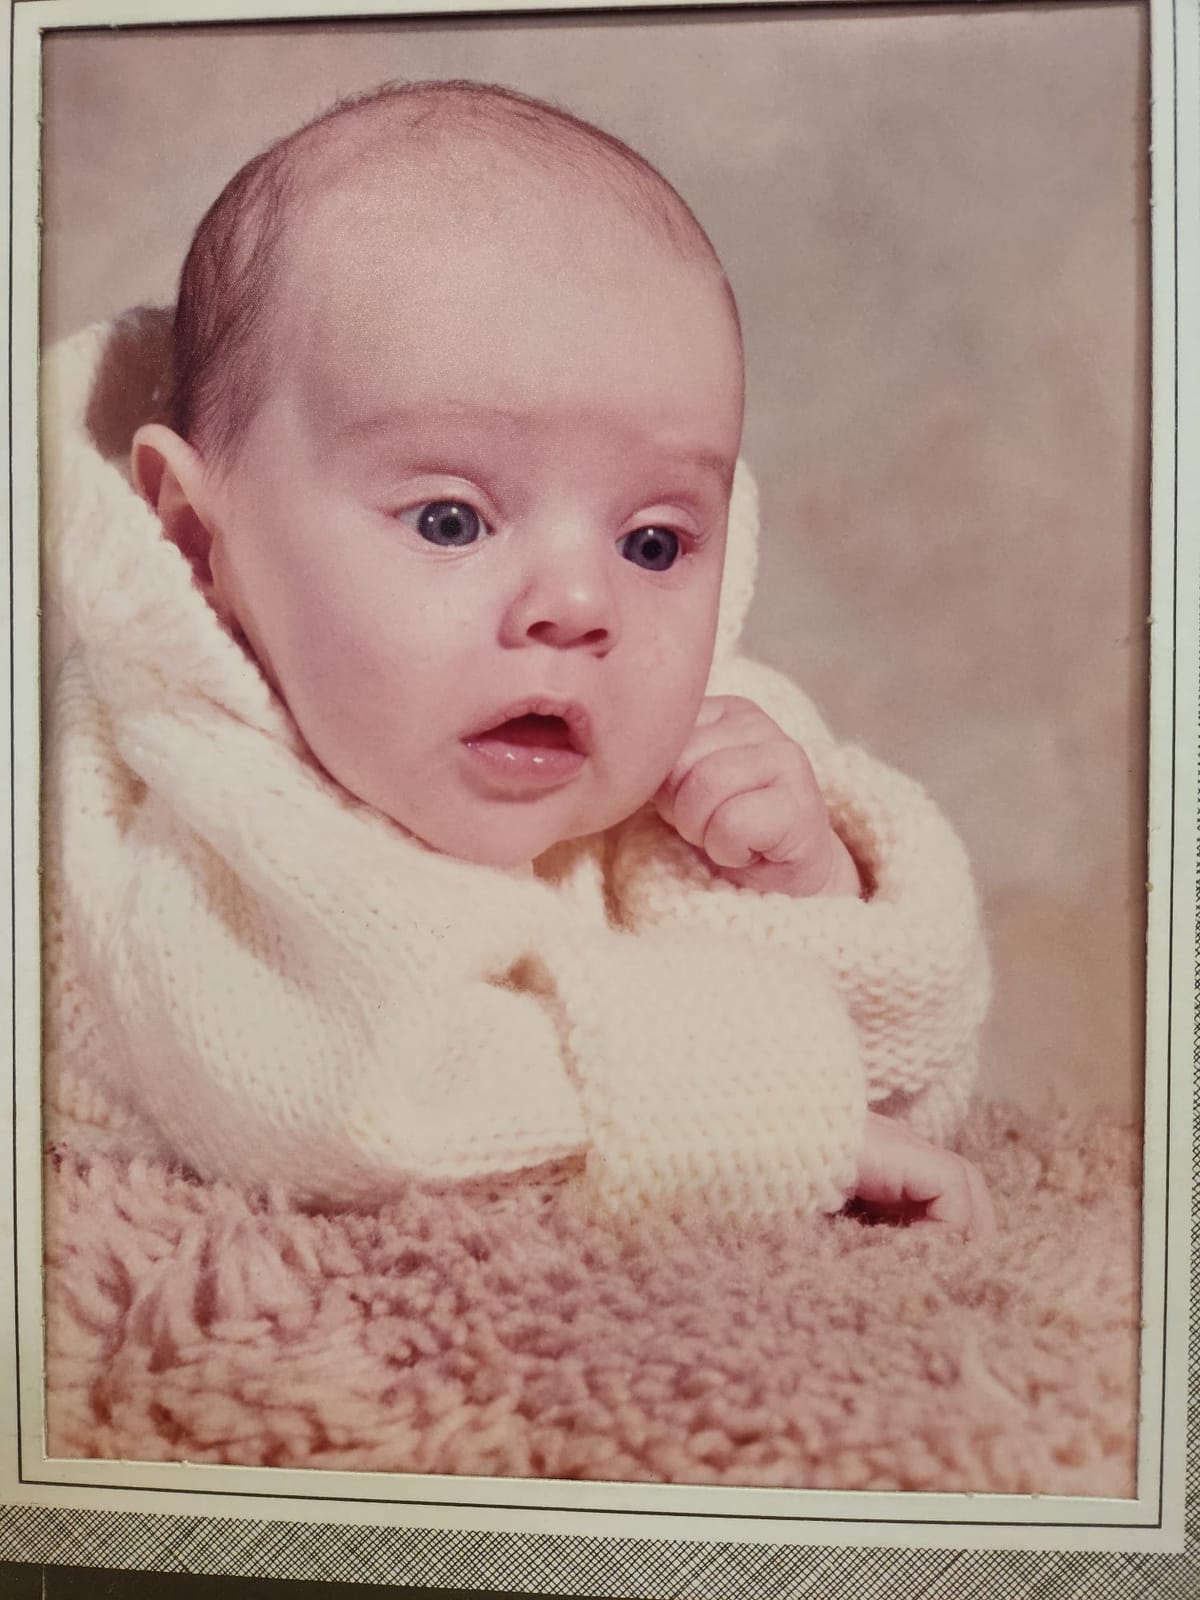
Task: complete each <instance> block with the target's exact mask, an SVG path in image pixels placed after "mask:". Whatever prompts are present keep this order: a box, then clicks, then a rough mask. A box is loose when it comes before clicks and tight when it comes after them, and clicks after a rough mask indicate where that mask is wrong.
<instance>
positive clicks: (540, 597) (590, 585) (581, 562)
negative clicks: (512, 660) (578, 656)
mask: <svg viewBox="0 0 1200 1600" xmlns="http://www.w3.org/2000/svg"><path fill="white" fill-rule="evenodd" d="M605 555H607V556H608V559H609V562H611V563H612V564H613V565H615V562H616V556H615V552H611V553H610V552H589V553H588V554H587V555H585V556H577V558H576V559H569V558H565V552H558V553H557V555H549V558H548V559H545V560H541V561H538V562H537V564H536V567H535V569H534V570H533V571H531V572H530V573H529V574H528V575H527V577H526V581H525V582H524V584H523V586H522V589H521V592H520V593H519V595H518V596H517V597H516V599H515V600H514V602H513V604H512V606H510V608H509V612H508V615H507V617H506V619H505V629H504V632H505V640H504V642H505V643H506V644H513V645H518V644H530V643H536V644H545V645H551V646H553V647H554V648H555V649H559V650H591V651H594V652H595V653H597V654H600V655H603V654H605V653H606V652H607V651H609V650H611V649H612V647H613V645H614V644H615V643H616V638H617V625H618V618H617V606H616V596H615V593H614V584H613V574H612V573H611V572H609V571H608V570H606V564H605V561H604V559H603V557H604V556H605Z"/></svg>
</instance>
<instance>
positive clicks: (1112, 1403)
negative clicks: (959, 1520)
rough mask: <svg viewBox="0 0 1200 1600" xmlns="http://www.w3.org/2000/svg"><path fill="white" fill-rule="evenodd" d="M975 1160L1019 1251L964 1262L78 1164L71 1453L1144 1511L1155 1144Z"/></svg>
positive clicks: (50, 1275)
mask: <svg viewBox="0 0 1200 1600" xmlns="http://www.w3.org/2000/svg"><path fill="white" fill-rule="evenodd" d="M963 1149H964V1152H965V1153H966V1154H967V1155H968V1156H970V1157H971V1158H972V1159H973V1160H975V1161H976V1162H978V1163H979V1165H980V1167H981V1169H982V1170H983V1172H984V1173H985V1175H986V1177H987V1180H988V1183H989V1186H990V1188H991V1192H992V1195H993V1197H994V1199H995V1202H996V1207H997V1212H998V1215H999V1220H1000V1225H1001V1226H1000V1234H999V1236H998V1237H997V1238H996V1239H994V1240H990V1241H987V1242H984V1243H975V1244H971V1245H967V1246H964V1245H963V1244H962V1242H961V1241H960V1240H958V1239H956V1238H954V1237H953V1236H952V1235H949V1234H947V1233H944V1232H942V1231H941V1230H938V1229H935V1228H930V1227H921V1226H917V1227H912V1228H906V1229H896V1228H889V1227H864V1226H863V1225H861V1224H860V1223H858V1222H856V1221H855V1220H853V1219H852V1218H850V1217H837V1218H832V1219H830V1218H809V1219H802V1220H800V1221H791V1222H788V1223H786V1224H778V1223H776V1224H767V1225H764V1226H762V1227H759V1228H754V1229H752V1228H746V1229H745V1230H744V1231H743V1234H742V1236H741V1237H740V1238H738V1239H735V1240H729V1239H724V1240H721V1241H717V1240H716V1239H715V1238H714V1235H713V1232H712V1229H711V1228H710V1226H709V1224H708V1218H707V1217H706V1216H704V1215H694V1214H693V1215H686V1214H685V1215H684V1216H683V1217H682V1219H681V1221H680V1222H679V1224H678V1225H676V1224H674V1223H668V1224H664V1223H662V1222H661V1221H659V1220H658V1219H657V1217H656V1215H655V1214H652V1213H648V1214H646V1215H644V1216H643V1217H641V1218H639V1219H637V1221H636V1222H635V1223H626V1224H624V1225H622V1226H620V1227H618V1226H615V1225H614V1224H613V1223H612V1222H611V1221H607V1220H606V1219H603V1218H600V1217H597V1216H596V1215H595V1214H593V1213H587V1212H584V1213H583V1214H581V1208H580V1207H579V1205H578V1204H576V1203H575V1199H576V1197H575V1196H574V1194H573V1192H572V1190H571V1188H570V1187H569V1186H566V1185H560V1186H559V1187H557V1188H554V1189H549V1188H546V1187H543V1186H540V1185H538V1184H536V1183H530V1184H527V1185H524V1186H521V1187H519V1188H518V1187H512V1188H509V1189H508V1190H507V1191H506V1192H504V1193H503V1194H500V1195H498V1196H496V1197H492V1196H489V1195H488V1194H487V1193H486V1192H475V1193H468V1192H466V1191H464V1190H462V1189H458V1190H455V1191H454V1192H453V1193H441V1194H438V1193H434V1192H431V1191H429V1190H418V1189H412V1190H409V1191H406V1192H404V1193H403V1194H400V1195H397V1196H396V1198H395V1199H394V1200H393V1201H391V1202H390V1203H388V1204H387V1205H384V1206H382V1207H380V1208H378V1209H377V1210H374V1211H370V1212H350V1213H341V1214H338V1215H330V1214H327V1213H326V1214H316V1215H314V1214H312V1213H310V1212H306V1211H305V1210H303V1209H300V1208H297V1207H296V1206H295V1205H292V1204H289V1203H288V1202H287V1200H286V1199H285V1198H283V1197H282V1196H279V1195H272V1196H270V1197H267V1198H255V1197H253V1196H249V1195H247V1194H245V1193H242V1192H240V1191H238V1190H235V1189H232V1188H230V1187H228V1186H226V1185H221V1184H200V1183H195V1182H192V1183H189V1182H185V1181H184V1180H182V1179H181V1178H179V1177H177V1176H174V1175H172V1174H171V1173H169V1172H168V1171H167V1170H166V1169H164V1168H163V1167H162V1166H160V1165H157V1164H155V1163H153V1162H147V1161H136V1162H133V1163H132V1164H125V1163H121V1162H117V1161H113V1160H111V1159H105V1158H102V1157H98V1158H96V1159H95V1160H93V1162H92V1163H91V1165H90V1167H89V1168H86V1169H85V1168H81V1167H80V1166H79V1165H77V1164H76V1163H74V1162H73V1161H71V1160H70V1159H69V1158H66V1157H64V1158H63V1159H62V1160H61V1161H60V1162H59V1163H57V1164H56V1165H55V1166H54V1167H53V1168H52V1169H51V1170H50V1171H49V1172H48V1174H47V1183H46V1240H47V1251H46V1318H47V1320H46V1378H47V1439H48V1448H49V1452H50V1454H51V1455H55V1456H57V1455H62V1456H91V1457H96V1456H100V1457H108V1458H117V1459H121V1458H125V1459H140V1460H156V1461H179V1460H188V1461H199V1462H214V1463H232V1464H238V1465H246V1466H268V1467H270V1466H274V1467H305V1468H326V1469H343V1470H347V1471H376V1472H432V1473H469V1474H484V1475H491V1474H501V1475H511V1476H516V1477H527V1476H531V1475H537V1476H544V1477H551V1478H583V1479H612V1480H625V1481H647V1480H649V1481H652V1482H653V1481H659V1482H661V1481H666V1482H672V1483H710V1484H738V1485H756V1484H758V1485H765V1486H769V1487H799V1488H823V1489H850V1490H858V1489H873V1490H885V1489H900V1490H925V1491H946V1492H954V1491H974V1492H980V1493H982V1492H992V1493H1008V1494H1069V1495H1075V1494H1079V1495H1113V1496H1128V1495H1131V1494H1132V1493H1133V1492H1134V1473H1135V1447H1136V1439H1137V1404H1138V1395H1137V1355H1138V1312H1137V1305H1138V1299H1137V1282H1138V1217H1139V1208H1138V1170H1137V1169H1138V1156H1139V1153H1140V1139H1139V1136H1138V1133H1137V1130H1136V1129H1132V1128H1128V1127H1124V1126H1121V1125H1120V1124H1118V1123H1116V1122H1114V1121H1113V1120H1112V1118H1111V1116H1106V1115H1104V1114H1096V1115H1092V1116H1087V1117H1084V1116H1081V1115H1079V1114H1078V1113H1075V1114H1072V1115H1068V1114H1065V1113H1059V1114H1057V1115H1050V1114H1043V1115H1040V1116H1038V1117H1034V1116H1032V1115H1030V1114H1027V1113H1023V1112H1017V1111H1009V1110H1008V1109H1007V1108H1004V1107H999V1106H990V1107H984V1108H976V1109H975V1110H973V1111H972V1112H971V1114H970V1116H969V1119H968V1121H967V1123H966V1125H965V1128H964V1130H963ZM484 1498H486V1496H485V1497H484ZM947 1592H949V1591H947Z"/></svg>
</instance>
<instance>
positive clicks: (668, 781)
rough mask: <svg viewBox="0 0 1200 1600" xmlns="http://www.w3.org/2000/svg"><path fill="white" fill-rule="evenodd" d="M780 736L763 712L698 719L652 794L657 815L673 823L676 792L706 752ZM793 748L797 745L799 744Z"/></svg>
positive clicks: (776, 739) (767, 741) (777, 740)
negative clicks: (659, 785) (659, 784)
mask: <svg viewBox="0 0 1200 1600" xmlns="http://www.w3.org/2000/svg"><path fill="white" fill-rule="evenodd" d="M705 703H706V704H708V702H705ZM738 703H739V704H741V703H743V702H738ZM752 709H753V708H752ZM782 740H783V735H782V734H781V733H780V732H779V729H778V728H777V727H776V726H775V724H774V723H773V722H771V721H770V719H769V718H767V717H765V716H758V717H753V718H743V717H741V716H739V715H728V714H726V715H722V716H720V717H718V718H715V719H714V720H712V721H710V722H707V723H704V724H699V723H698V724H697V725H696V727H695V728H694V729H693V730H692V733H691V735H690V736H689V738H688V742H687V743H686V744H685V745H684V747H683V749H682V751H681V752H680V754H679V759H678V761H676V763H675V765H674V766H673V767H672V768H671V771H670V772H669V773H668V774H667V776H666V778H664V780H663V782H662V785H661V787H660V788H659V790H658V793H657V794H656V795H655V797H654V798H655V804H656V805H657V807H658V810H659V813H660V815H661V816H662V817H663V819H664V821H666V822H672V823H673V810H674V805H675V797H676V795H677V794H678V793H679V790H680V789H681V788H682V787H683V784H684V783H685V781H686V780H687V778H688V776H689V775H690V774H691V773H692V772H693V771H694V770H695V768H696V767H697V766H698V765H699V763H700V762H701V761H704V760H706V759H707V758H708V757H709V756H711V755H715V754H716V753H717V752H718V751H719V750H730V749H739V750H740V749H749V748H751V747H753V746H755V745H762V744H771V743H772V742H774V743H780V742H782ZM796 748H797V749H799V747H798V746H797V747H796Z"/></svg>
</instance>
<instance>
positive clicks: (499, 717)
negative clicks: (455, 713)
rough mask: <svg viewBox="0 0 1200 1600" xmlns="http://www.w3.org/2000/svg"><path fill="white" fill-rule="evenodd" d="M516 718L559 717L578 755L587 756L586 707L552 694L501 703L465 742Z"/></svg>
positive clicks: (589, 724) (589, 730) (589, 732)
mask: <svg viewBox="0 0 1200 1600" xmlns="http://www.w3.org/2000/svg"><path fill="white" fill-rule="evenodd" d="M518 717H558V718H559V719H560V720H561V721H562V722H563V723H564V724H565V725H566V729H567V737H568V738H569V740H570V741H571V744H572V746H573V748H574V749H576V750H578V751H579V752H580V754H581V755H587V754H588V753H589V752H590V750H591V748H592V719H591V717H590V716H589V715H588V712H587V708H586V707H585V706H583V705H581V704H580V703H579V701H578V700H564V699H562V698H561V697H560V696H558V695H551V694H538V695H531V696H530V697H529V698H528V699H525V700H514V701H513V702H512V703H511V704H510V705H507V706H502V707H501V708H500V709H499V710H498V711H497V712H496V713H495V714H494V715H489V717H488V720H487V721H486V722H484V723H481V724H480V725H479V727H477V728H476V729H474V730H473V732H471V733H469V734H467V736H466V740H465V741H464V742H465V743H467V744H470V743H471V741H472V740H473V739H482V738H483V737H484V735H485V734H489V733H494V732H495V731H496V730H497V729H498V728H500V727H502V726H503V725H504V723H506V722H515V721H516V719H517V718H518Z"/></svg>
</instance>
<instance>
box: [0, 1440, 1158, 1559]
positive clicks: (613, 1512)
mask: <svg viewBox="0 0 1200 1600" xmlns="http://www.w3.org/2000/svg"><path fill="white" fill-rule="evenodd" d="M81 1459H83V1460H86V1461H89V1462H91V1461H92V1460H93V1459H95V1460H96V1464H97V1465H100V1466H105V1465H109V1466H116V1465H118V1463H117V1462H105V1461H104V1460H103V1459H101V1458H92V1457H82V1458H81ZM119 1464H121V1465H129V1466H157V1465H159V1464H160V1463H157V1462H128V1463H119ZM175 1465H182V1466H185V1467H186V1466H188V1465H191V1466H196V1465H202V1464H201V1463H197V1462H192V1463H187V1462H182V1463H175ZM217 1470H219V1471H225V1472H228V1471H234V1472H288V1471H304V1470H306V1469H304V1468H296V1467H292V1468H289V1467H233V1468H230V1467H228V1466H225V1467H220V1468H218V1469H217ZM308 1470H316V1469H308ZM364 1476H366V1474H364ZM396 1476H397V1477H408V1476H417V1474H407V1473H397V1474H396ZM19 1481H20V1482H21V1483H23V1484H27V1485H29V1486H30V1487H32V1488H47V1489H81V1490H84V1491H88V1490H95V1489H99V1490H101V1491H102V1492H104V1493H107V1492H108V1491H109V1490H110V1489H115V1490H122V1491H124V1490H127V1491H129V1492H131V1493H133V1494H186V1495H193V1494H195V1495H210V1496H216V1497H218V1498H220V1499H226V1498H228V1499H231V1500H255V1499H257V1500H303V1501H308V1500H317V1501H320V1503H321V1504H322V1505H347V1506H422V1507H425V1508H427V1509H429V1510H433V1511H440V1510H444V1509H447V1510H454V1511H521V1512H532V1513H533V1514H534V1515H536V1514H537V1513H538V1512H539V1511H554V1512H560V1511H561V1512H565V1513H567V1514H568V1515H571V1514H574V1513H575V1512H578V1513H580V1514H581V1515H583V1516H602V1517H704V1518H710V1517H711V1518H715V1519H718V1520H722V1521H726V1522H831V1523H844V1522H854V1523H860V1522H870V1523H871V1525H872V1526H874V1525H875V1524H876V1523H878V1524H879V1525H880V1526H881V1527H890V1526H899V1527H902V1528H914V1527H916V1528H1019V1529H1030V1530H1034V1531H1036V1530H1037V1529H1039V1528H1065V1529H1074V1528H1097V1529H1112V1530H1113V1531H1114V1532H1116V1533H1121V1532H1124V1531H1126V1530H1129V1531H1131V1532H1135V1533H1152V1532H1154V1530H1155V1529H1161V1528H1162V1513H1161V1510H1160V1512H1159V1519H1158V1521H1157V1522H991V1521H989V1520H988V1519H987V1518H979V1519H976V1520H968V1519H967V1518H966V1517H953V1518H951V1519H950V1520H949V1521H943V1520H942V1519H940V1518H936V1517H925V1518H921V1519H917V1518H915V1517H867V1516H857V1517H851V1516H844V1517H842V1516H807V1515H805V1516H801V1515H796V1514H792V1513H788V1512H783V1511H767V1512H753V1511H652V1510H647V1509H644V1508H643V1507H640V1506H560V1505H545V1504H540V1503H539V1504H538V1505H528V1506H526V1505H522V1504H520V1503H519V1502H513V1501H511V1500H407V1499H405V1500H397V1499H393V1498H391V1497H388V1498H384V1497H382V1496H377V1495H333V1494H290V1493H288V1491H287V1490H284V1489H281V1490H279V1491H278V1492H277V1493H274V1494H272V1493H270V1492H266V1491H260V1490H257V1489H157V1488H147V1487H146V1486H145V1485H144V1484H140V1483H111V1484H110V1483H77V1482H73V1481H71V1480H70V1479H63V1478H21V1479H20V1480H19ZM523 1481H534V1482H540V1483H547V1484H549V1483H562V1482H564V1481H566V1480H563V1479H561V1478H558V1479H556V1478H540V1479H535V1480H523ZM577 1481H578V1482H579V1484H580V1486H581V1487H586V1488H592V1489H594V1488H598V1487H600V1486H601V1481H602V1480H598V1479H586V1478H581V1479H579V1480H577ZM618 1487H620V1488H623V1489H624V1488H629V1489H635V1490H638V1491H645V1490H646V1489H654V1488H658V1487H660V1485H657V1484H649V1483H646V1484H642V1483H626V1482H623V1481H622V1482H620V1483H619V1484H618ZM661 1487H663V1488H668V1489H674V1490H679V1489H684V1490H686V1489H702V1490H713V1489H716V1490H719V1491H723V1492H733V1493H738V1492H740V1493H742V1494H749V1493H759V1492H761V1491H759V1490H758V1489H756V1488H755V1487H753V1486H751V1487H750V1488H747V1487H745V1486H739V1485H737V1484H711V1483H707V1484H706V1483H697V1484H688V1483H672V1484H664V1485H661ZM767 1492H768V1493H770V1494H848V1495H849V1494H863V1493H869V1492H872V1491H866V1490H861V1489H844V1490H833V1489H831V1490H823V1489H802V1488H797V1489H770V1490H768V1491H767ZM876 1492H880V1491H876ZM891 1492H892V1493H908V1494H913V1495H914V1496H915V1495H916V1494H917V1493H918V1492H919V1491H916V1490H898V1491H891ZM955 1492H956V1491H954V1490H949V1491H938V1493H939V1494H940V1493H951V1494H952V1493H955ZM984 1492H985V1491H982V1490H981V1491H979V1493H968V1492H966V1491H963V1493H962V1498H963V1499H964V1500H966V1499H971V1500H978V1499H979V1498H980V1497H981V1495H982V1494H983V1493H984ZM997 1498H999V1497H997ZM1016 1498H1024V1499H1028V1500H1049V1499H1058V1498H1059V1496H1057V1495H1026V1496H1023V1497H1021V1496H1017V1497H1016ZM1097 1498H1098V1499H1099V1498H1101V1497H1100V1496H1097ZM23 1509H27V1510H30V1511H36V1510H42V1511H62V1510H72V1509H76V1510H84V1511H93V1510H95V1509H96V1508H95V1507H91V1506H80V1507H64V1506H40V1507H39V1506H38V1505H36V1504H35V1503H29V1504H26V1505H24V1506H23ZM100 1514H101V1515H103V1512H101V1513H100ZM144 1514H145V1515H146V1516H187V1515H189V1513H188V1512H186V1511H149V1510H147V1511H145V1513H144ZM270 1520H271V1521H272V1522H274V1521H279V1522H286V1521H287V1520H288V1519H287V1518H286V1517H279V1518H274V1517H272V1518H271V1519H270ZM330 1526H334V1527H354V1526H356V1524H354V1523H334V1524H330ZM373 1526H375V1524H373ZM441 1531H443V1532H451V1533H455V1532H457V1533H468V1532H479V1531H481V1530H478V1529H467V1528H450V1529H443V1530H441ZM482 1531H490V1532H496V1531H501V1530H495V1529H491V1530H482ZM502 1531H508V1530H502ZM518 1531H519V1530H518ZM565 1537H567V1538H570V1537H573V1536H572V1535H570V1534H567V1535H565ZM577 1537H579V1538H581V1539H586V1538H595V1537H597V1536H596V1535H594V1534H579V1535H577ZM1094 1553H1095V1554H1097V1555H1103V1554H1105V1552H1104V1551H1102V1550H1098V1551H1096V1552H1094ZM1108 1553H1109V1554H1113V1555H1117V1554H1121V1552H1120V1551H1110V1552H1108ZM1133 1553H1134V1554H1138V1553H1139V1552H1137V1551H1135V1552H1133ZM1141 1553H1142V1554H1147V1553H1153V1552H1145V1551H1143V1552H1141ZM1160 1553H1162V1552H1160Z"/></svg>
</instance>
